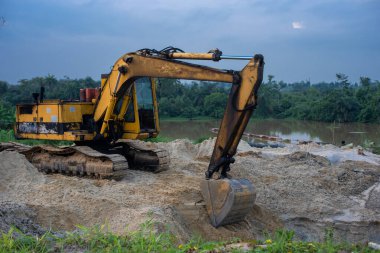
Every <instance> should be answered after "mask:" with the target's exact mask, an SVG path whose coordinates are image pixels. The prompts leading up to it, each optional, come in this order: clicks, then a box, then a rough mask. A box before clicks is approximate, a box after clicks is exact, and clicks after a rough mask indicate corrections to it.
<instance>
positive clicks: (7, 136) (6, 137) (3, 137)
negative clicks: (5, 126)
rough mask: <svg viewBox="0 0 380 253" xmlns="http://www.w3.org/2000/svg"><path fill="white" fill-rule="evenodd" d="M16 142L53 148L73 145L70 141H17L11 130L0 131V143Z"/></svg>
mask: <svg viewBox="0 0 380 253" xmlns="http://www.w3.org/2000/svg"><path fill="white" fill-rule="evenodd" d="M9 141H13V142H18V143H22V144H26V145H31V146H34V145H40V144H50V145H53V146H64V145H65V146H67V145H71V144H73V142H71V141H52V140H32V139H23V140H17V139H16V138H15V136H14V131H13V130H0V142H9Z"/></svg>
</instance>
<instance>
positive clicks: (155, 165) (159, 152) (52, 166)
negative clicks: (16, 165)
mask: <svg viewBox="0 0 380 253" xmlns="http://www.w3.org/2000/svg"><path fill="white" fill-rule="evenodd" d="M105 147H106V148H105ZM2 150H16V151H19V152H20V153H21V154H24V155H25V157H26V158H27V159H28V160H29V161H30V162H31V163H32V164H33V165H34V166H35V167H36V168H37V169H38V170H39V171H41V172H44V173H60V174H65V175H72V176H79V177H91V178H98V179H113V180H121V179H122V178H123V177H124V176H125V175H126V174H127V173H128V171H127V170H128V169H138V170H145V171H150V172H154V173H158V172H162V171H165V170H167V169H168V168H169V164H170V158H169V153H168V152H167V151H166V150H164V149H156V148H150V147H149V146H148V145H147V144H145V143H144V142H142V141H134V140H126V141H125V142H118V143H117V144H116V145H112V146H111V145H109V146H106V145H104V144H103V145H96V146H95V145H94V146H88V145H85V146H84V145H75V146H69V147H59V148H58V147H54V146H51V145H38V146H33V147H30V146H27V145H20V144H17V143H13V144H12V143H7V144H2V143H0V151H2Z"/></svg>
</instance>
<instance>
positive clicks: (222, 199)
mask: <svg viewBox="0 0 380 253" xmlns="http://www.w3.org/2000/svg"><path fill="white" fill-rule="evenodd" d="M201 193H202V196H203V199H204V200H205V203H206V209H207V213H208V215H209V217H210V220H211V224H212V225H213V226H214V227H219V226H222V225H227V224H231V223H235V222H239V221H242V220H244V218H245V216H246V215H247V214H248V212H249V211H251V210H252V208H253V205H254V203H255V199H256V191H255V188H254V186H253V184H252V183H251V182H250V181H249V180H248V179H218V180H215V179H208V180H206V179H205V180H203V181H202V182H201Z"/></svg>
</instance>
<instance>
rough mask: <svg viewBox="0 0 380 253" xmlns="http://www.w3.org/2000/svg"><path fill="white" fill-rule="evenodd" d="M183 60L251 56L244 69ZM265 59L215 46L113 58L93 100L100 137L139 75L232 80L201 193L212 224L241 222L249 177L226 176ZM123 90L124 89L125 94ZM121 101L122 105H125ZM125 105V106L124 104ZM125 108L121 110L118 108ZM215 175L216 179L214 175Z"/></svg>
mask: <svg viewBox="0 0 380 253" xmlns="http://www.w3.org/2000/svg"><path fill="white" fill-rule="evenodd" d="M178 59H184V60H211V61H219V60H222V59H243V60H249V62H248V64H247V65H246V66H245V67H244V68H243V70H241V71H240V72H239V71H232V70H221V69H215V68H210V67H206V66H203V65H196V64H192V63H188V62H184V61H179V60H178ZM263 69H264V58H263V56H262V55H255V56H254V57H245V56H243V57H241V56H223V54H222V52H221V51H219V50H214V51H210V52H209V53H185V52H182V51H180V50H177V49H174V48H168V49H166V50H163V51H156V50H150V49H143V50H139V51H137V52H134V53H127V54H125V55H124V56H122V57H121V58H119V59H118V60H117V62H116V63H115V65H114V66H113V68H112V70H111V73H110V75H109V76H108V79H107V80H106V81H105V82H104V84H103V85H102V89H101V95H100V96H99V99H98V101H97V104H96V107H95V111H94V120H95V121H96V122H100V123H101V128H100V131H99V133H98V134H99V135H100V136H101V137H105V136H106V135H107V134H108V132H109V129H110V127H111V122H112V120H113V118H112V117H113V112H114V109H115V105H116V102H117V100H118V98H119V97H120V96H123V94H122V92H121V91H122V90H124V91H125V89H129V88H130V87H131V85H132V84H133V82H134V80H136V79H137V78H139V77H154V78H177V79H189V80H204V81H215V82H228V83H231V84H232V87H231V90H230V93H229V97H228V101H227V106H226V109H225V112H224V116H223V119H222V122H221V125H220V128H219V133H218V136H217V139H216V143H215V147H214V150H213V154H212V157H211V160H210V164H209V166H208V169H207V171H206V172H205V180H204V181H202V182H201V192H202V195H203V198H204V200H205V202H206V207H207V211H208V214H209V216H210V218H211V223H212V224H213V225H214V226H215V227H218V226H220V225H224V224H229V223H233V222H236V221H240V220H242V218H244V216H245V215H246V213H247V212H249V210H251V209H252V206H253V204H254V201H255V191H254V188H253V185H252V184H251V183H250V182H249V181H248V180H247V179H229V176H228V175H227V172H228V171H229V170H230V164H231V163H233V162H234V161H235V160H234V158H233V156H234V155H235V153H236V149H237V146H238V144H239V141H240V139H241V137H242V134H243V132H244V130H245V128H246V126H247V124H248V121H249V119H250V117H251V115H252V112H253V110H254V108H255V106H256V101H257V91H258V89H259V87H260V84H261V82H262V78H263ZM124 94H125V93H124ZM124 104H125V103H123V105H124ZM124 106H126V105H124ZM121 111H123V112H125V110H123V108H122V110H121ZM214 173H218V175H219V176H218V177H216V178H215V177H213V175H214Z"/></svg>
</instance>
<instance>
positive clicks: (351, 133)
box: [160, 119, 380, 146]
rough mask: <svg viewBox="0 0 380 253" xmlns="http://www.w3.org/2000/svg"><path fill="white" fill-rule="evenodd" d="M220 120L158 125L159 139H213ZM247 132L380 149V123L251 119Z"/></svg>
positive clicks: (170, 122)
mask: <svg viewBox="0 0 380 253" xmlns="http://www.w3.org/2000/svg"><path fill="white" fill-rule="evenodd" d="M219 124H220V121H219V120H188V121H171V120H170V119H165V120H162V121H161V122H160V126H161V132H160V135H161V136H165V137H168V138H172V139H180V138H187V139H190V140H198V139H200V138H204V137H214V136H216V134H214V133H212V132H211V128H216V127H219ZM246 133H253V134H263V135H270V136H277V137H281V138H283V139H289V140H290V141H292V142H296V141H299V140H300V141H317V142H322V143H331V144H335V145H341V143H342V141H345V143H346V144H349V143H353V144H354V145H363V144H365V143H366V142H367V143H368V142H369V141H372V142H375V145H376V146H380V124H365V123H325V122H314V121H302V120H278V119H264V120H263V119H252V120H251V121H250V123H249V125H248V126H247V129H246Z"/></svg>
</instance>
